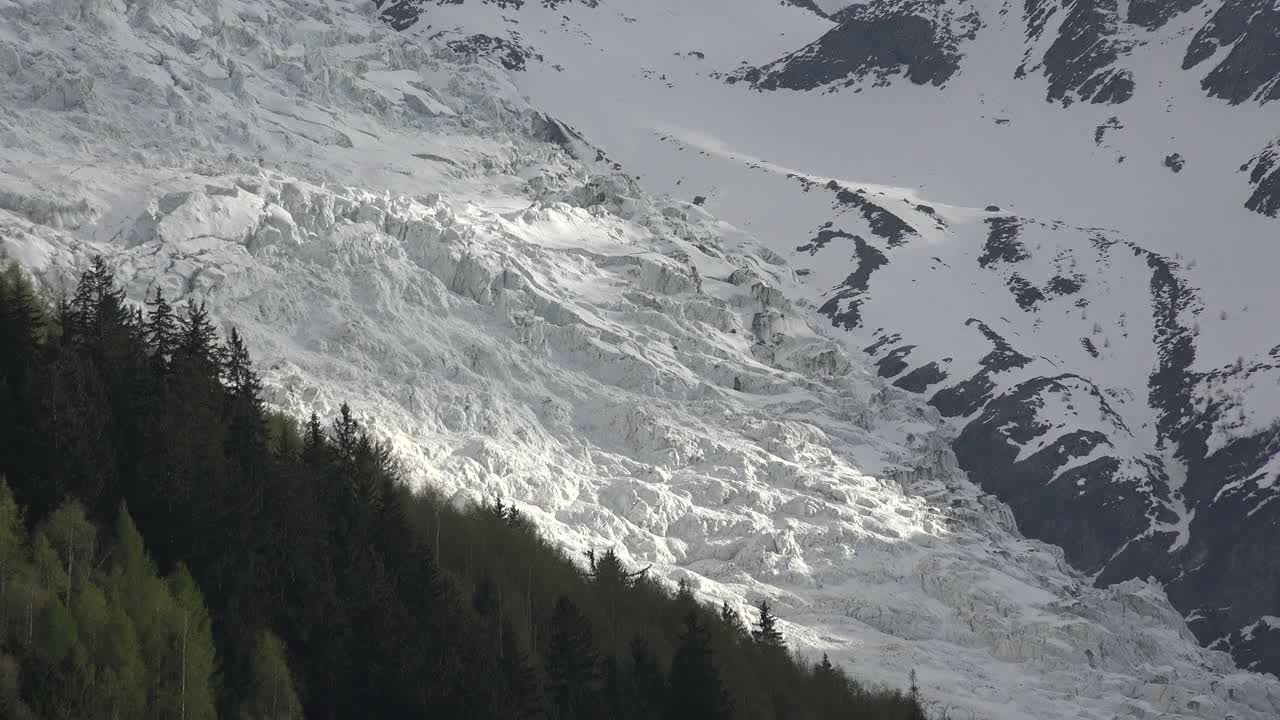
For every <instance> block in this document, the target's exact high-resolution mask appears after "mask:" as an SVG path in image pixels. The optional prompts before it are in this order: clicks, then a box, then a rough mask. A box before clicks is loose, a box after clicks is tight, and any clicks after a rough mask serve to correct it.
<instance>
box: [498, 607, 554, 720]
mask: <svg viewBox="0 0 1280 720" xmlns="http://www.w3.org/2000/svg"><path fill="white" fill-rule="evenodd" d="M501 646H502V649H501V653H500V654H499V657H498V671H499V674H500V677H501V678H502V687H503V688H504V689H505V691H506V692H505V693H504V694H505V703H504V706H505V707H503V708H501V711H500V712H498V713H497V716H498V717H500V718H510V719H511V720H536V719H537V718H541V717H543V709H542V693H541V692H540V690H541V688H540V687H539V686H538V677H537V674H536V673H535V672H534V669H533V667H532V666H531V665H530V663H529V654H528V653H526V652H525V651H524V648H522V647H521V646H520V643H519V638H517V637H516V631H515V628H514V627H513V626H512V625H511V622H510V621H508V620H503V621H502V643H501Z"/></svg>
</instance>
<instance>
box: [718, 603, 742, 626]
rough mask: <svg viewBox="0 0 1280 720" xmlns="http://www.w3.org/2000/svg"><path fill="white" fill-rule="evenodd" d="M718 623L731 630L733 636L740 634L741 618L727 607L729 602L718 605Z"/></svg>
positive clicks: (736, 612) (735, 611)
mask: <svg viewBox="0 0 1280 720" xmlns="http://www.w3.org/2000/svg"><path fill="white" fill-rule="evenodd" d="M720 622H722V623H724V624H725V626H726V627H728V628H729V629H730V630H732V631H733V632H734V633H735V634H736V633H740V632H742V616H741V615H739V614H738V611H737V610H734V609H733V608H731V607H729V601H728V600H725V601H724V602H723V603H721V605H720Z"/></svg>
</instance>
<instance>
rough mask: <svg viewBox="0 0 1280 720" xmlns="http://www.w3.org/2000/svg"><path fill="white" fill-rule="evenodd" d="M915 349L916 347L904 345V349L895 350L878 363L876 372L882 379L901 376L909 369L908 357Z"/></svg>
mask: <svg viewBox="0 0 1280 720" xmlns="http://www.w3.org/2000/svg"><path fill="white" fill-rule="evenodd" d="M915 349H916V346H915V345H903V346H902V347H898V348H894V349H893V350H892V351H890V352H889V354H888V355H885V356H884V357H882V358H880V360H879V361H877V362H876V372H877V373H879V375H880V377H882V378H891V377H894V376H895V375H898V374H900V373H901V372H902V371H903V370H906V369H907V361H906V357H907V356H908V355H910V354H911V351H912V350H915Z"/></svg>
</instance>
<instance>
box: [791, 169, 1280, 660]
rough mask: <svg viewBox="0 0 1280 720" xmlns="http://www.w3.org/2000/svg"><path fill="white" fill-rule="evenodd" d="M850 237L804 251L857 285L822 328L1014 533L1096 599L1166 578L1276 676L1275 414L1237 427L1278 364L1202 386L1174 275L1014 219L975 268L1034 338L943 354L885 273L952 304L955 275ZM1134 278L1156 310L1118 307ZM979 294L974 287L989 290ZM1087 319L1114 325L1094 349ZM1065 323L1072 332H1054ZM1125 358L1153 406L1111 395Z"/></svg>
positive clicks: (824, 233) (903, 248) (1190, 325)
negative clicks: (839, 338) (842, 339)
mask: <svg viewBox="0 0 1280 720" xmlns="http://www.w3.org/2000/svg"><path fill="white" fill-rule="evenodd" d="M1268 163H1274V159H1273V158H1272V156H1267V157H1265V158H1260V160H1259V161H1258V165H1259V166H1263V167H1264V170H1263V171H1261V172H1260V173H1259V176H1260V177H1263V176H1265V177H1266V178H1270V177H1271V176H1270V175H1268V174H1267V172H1269V169H1270V168H1272V167H1273V165H1271V164H1268ZM818 187H822V188H823V189H825V190H827V191H829V192H831V194H832V196H833V200H834V202H833V206H834V207H840V206H841V204H842V203H841V200H840V199H839V198H840V196H841V193H842V192H844V193H847V192H848V191H847V190H843V189H842V188H831V187H827V186H818ZM846 197H847V196H846ZM876 207H877V208H878V212H882V213H885V214H890V215H892V214H893V213H892V212H890V211H889V210H887V209H886V207H893V203H885V205H884V206H881V205H876ZM934 214H937V211H936V210H935V211H934ZM841 217H842V218H843V219H842V220H841V221H839V222H836V221H832V222H829V223H826V224H824V225H823V226H822V227H821V228H820V229H819V231H818V232H817V233H816V235H815V237H814V238H813V239H811V240H810V241H809V242H808V243H807V244H805V245H802V246H800V247H799V248H797V250H799V251H801V252H804V253H806V254H808V255H810V256H812V257H814V258H815V259H817V260H818V261H819V262H822V259H823V258H829V259H830V260H831V261H832V262H835V261H836V259H837V258H840V257H841V256H844V255H852V256H853V258H854V259H853V260H852V261H851V262H852V266H853V267H854V268H855V270H854V271H853V273H852V274H850V275H849V276H848V278H847V279H846V280H845V281H844V282H843V283H841V284H839V285H838V286H837V287H835V288H834V289H832V290H831V291H829V293H828V295H827V298H828V300H827V302H826V304H825V305H823V306H822V309H821V310H822V312H823V313H824V314H826V315H827V316H828V317H829V318H830V319H831V321H832V323H833V324H835V325H836V326H838V327H841V328H844V329H849V330H858V329H860V328H864V327H866V326H868V325H869V326H870V327H880V328H882V329H881V330H877V331H876V335H877V337H878V338H879V340H878V341H877V342H876V343H874V344H872V345H870V346H868V347H867V348H866V352H867V353H868V354H869V355H870V356H871V357H872V358H873V359H874V360H875V362H876V364H877V368H878V372H879V374H880V375H881V376H882V377H885V378H888V379H890V380H891V381H893V382H894V385H895V386H897V387H900V388H903V389H905V390H909V391H912V392H919V393H922V394H923V395H924V396H925V397H926V398H928V401H929V404H930V405H932V406H933V407H935V408H937V409H938V410H939V412H940V413H941V414H943V415H944V416H947V417H951V418H954V419H955V420H956V421H957V422H958V424H959V427H960V428H961V430H960V432H959V434H958V436H957V437H956V439H955V441H954V443H953V448H954V450H955V453H956V457H957V459H958V461H959V463H960V466H961V467H962V468H964V469H965V470H967V471H968V472H969V473H970V476H971V477H973V478H974V479H975V480H976V481H977V482H979V483H980V484H981V485H982V487H983V488H984V489H986V490H987V491H989V492H992V493H993V494H995V495H997V496H999V497H1000V498H1001V499H1003V500H1004V501H1005V502H1007V503H1009V505H1010V507H1011V508H1012V510H1013V513H1014V516H1015V517H1016V519H1017V522H1018V527H1019V528H1021V529H1022V530H1023V531H1024V532H1027V533H1028V534H1030V535H1032V536H1033V537H1037V538H1041V539H1044V540H1046V541H1049V542H1052V543H1054V544H1055V545H1058V546H1060V547H1062V548H1063V550H1064V551H1065V553H1066V557H1067V559H1068V560H1069V561H1071V562H1072V563H1073V564H1074V565H1075V566H1077V567H1079V568H1080V569H1081V570H1083V571H1084V572H1086V573H1088V574H1090V575H1091V576H1093V577H1094V578H1095V581H1096V582H1097V584H1098V585H1099V586H1107V585H1111V584H1113V583H1116V582H1122V581H1124V580H1127V579H1130V578H1145V577H1148V576H1151V577H1154V578H1156V579H1157V580H1159V581H1161V582H1163V583H1165V585H1166V587H1168V588H1169V593H1170V599H1171V600H1172V601H1173V602H1174V604H1175V606H1176V607H1178V608H1179V609H1180V610H1181V611H1182V612H1183V613H1185V614H1186V615H1187V616H1188V617H1189V618H1190V619H1191V620H1190V624H1191V628H1192V629H1193V631H1194V632H1195V634H1196V636H1197V637H1198V638H1200V639H1201V641H1202V642H1204V643H1206V644H1208V645H1211V646H1213V647H1217V648H1220V649H1223V650H1227V651H1230V652H1232V653H1234V654H1235V656H1236V658H1237V660H1238V661H1239V662H1240V663H1241V664H1242V665H1243V666H1245V667H1249V668H1253V669H1259V670H1267V671H1274V670H1277V669H1280V653H1278V652H1277V650H1276V648H1277V645H1276V640H1277V639H1280V636H1277V637H1272V636H1273V635H1275V634H1276V633H1277V625H1276V624H1275V623H1272V622H1271V621H1270V620H1269V618H1271V617H1273V616H1276V615H1277V613H1278V612H1280V562H1278V561H1277V560H1275V558H1277V557H1280V539H1277V536H1276V534H1275V532H1274V528H1276V527H1277V526H1280V502H1276V501H1277V500H1280V425H1276V424H1274V423H1273V422H1270V421H1268V420H1266V419H1265V418H1266V416H1265V414H1264V415H1263V416H1262V418H1263V419H1260V420H1257V421H1250V422H1242V420H1243V419H1244V418H1245V417H1246V411H1245V407H1246V405H1245V403H1246V402H1247V399H1248V395H1246V393H1245V391H1244V388H1252V387H1255V386H1257V385H1258V384H1263V385H1267V384H1269V383H1273V382H1280V347H1277V348H1276V349H1273V350H1272V351H1271V353H1270V354H1269V355H1268V356H1266V357H1261V358H1253V359H1242V360H1241V361H1240V362H1239V363H1238V364H1236V365H1233V366H1230V367H1226V368H1221V369H1218V370H1214V371H1212V372H1208V373H1206V372H1204V371H1202V370H1199V371H1198V370H1196V369H1194V368H1195V367H1196V366H1197V364H1196V357H1197V353H1198V350H1199V348H1198V344H1199V342H1200V341H1199V339H1198V330H1197V329H1196V326H1197V325H1198V323H1197V321H1196V318H1197V316H1199V315H1200V314H1201V313H1202V312H1203V304H1202V301H1201V300H1200V298H1199V293H1198V291H1197V290H1196V289H1195V288H1194V287H1192V286H1190V285H1189V284H1188V282H1187V280H1186V279H1185V277H1184V272H1183V268H1182V267H1181V266H1180V265H1179V263H1178V262H1177V261H1176V260H1173V259H1171V258H1166V257H1163V256H1161V255H1159V254H1157V253H1153V252H1151V251H1149V250H1146V249H1144V248H1142V247H1141V246H1138V245H1137V244H1135V243H1132V242H1129V241H1123V240H1118V239H1115V238H1111V237H1108V236H1106V235H1105V234H1102V233H1099V232H1098V231H1089V230H1084V229H1076V228H1069V227H1066V226H1063V225H1062V224H1059V223H1050V224H1046V223H1040V222H1036V221H1033V220H1029V219H1027V218H1019V217H1016V216H1009V215H1001V216H997V217H989V218H987V219H986V221H985V223H984V224H985V229H986V232H985V233H983V234H981V235H977V236H976V237H974V238H973V241H974V242H975V245H976V248H975V250H974V251H972V257H973V258H974V259H973V260H972V261H971V262H973V263H974V265H975V266H976V269H977V270H978V274H979V275H990V276H993V277H992V279H993V280H995V283H997V284H989V285H987V286H986V287H988V288H990V287H998V286H999V284H1003V285H1004V289H1005V291H1006V292H1008V293H1009V294H1010V296H1011V299H1012V301H1013V305H1014V306H1015V307H1016V308H1017V309H1018V310H1020V311H1022V312H1023V313H1026V314H1027V315H1029V316H1031V317H1032V318H1035V319H1034V320H1033V322H1030V323H1025V322H1024V323H1012V324H1011V323H1010V318H1009V317H1008V316H983V317H968V318H967V319H966V320H964V321H963V322H964V325H965V326H967V327H969V328H971V329H972V330H973V331H974V332H975V333H976V337H978V338H981V340H982V341H981V342H980V343H978V344H975V345H972V347H971V348H969V349H963V348H964V345H962V344H955V345H946V344H943V345H939V344H938V343H937V342H936V341H931V340H932V339H931V337H930V336H931V334H933V333H936V332H938V330H937V329H938V327H939V324H938V320H937V319H936V318H934V317H930V316H929V315H928V314H927V313H928V311H926V315H925V316H923V317H921V318H919V322H918V324H917V321H915V320H911V319H909V316H911V315H912V311H907V310H905V309H903V308H894V307H891V306H887V305H886V304H885V303H886V302H888V301H885V300H880V299H879V295H878V294H877V288H881V292H883V288H885V287H886V283H892V282H901V280H900V279H899V280H891V279H888V278H885V279H883V280H881V277H882V276H883V275H884V274H885V273H896V274H893V275H892V277H894V278H902V277H917V278H930V280H928V281H929V282H933V283H939V284H944V285H947V283H948V282H949V281H948V280H946V279H944V278H943V277H940V276H938V275H937V274H936V273H937V272H938V271H941V272H943V273H946V274H954V273H955V267H954V266H953V265H951V264H950V262H948V261H947V260H943V259H940V258H936V257H935V258H932V259H930V260H929V263H930V265H931V266H932V267H931V268H928V269H927V268H920V267H917V268H916V269H914V270H911V269H904V267H903V264H904V263H908V264H909V263H917V264H918V263H920V261H921V258H920V256H919V255H918V254H917V253H913V252H911V251H910V249H909V248H910V247H911V246H910V244H907V243H903V242H902V241H901V239H900V236H899V235H898V234H896V233H895V232H892V231H890V230H886V228H895V227H898V226H899V224H901V225H906V223H907V222H908V220H906V219H904V218H902V217H898V220H897V222H896V223H893V222H886V221H885V220H884V219H883V217H880V216H878V215H872V216H869V217H864V216H854V217H856V219H857V221H856V222H855V221H854V218H853V217H851V216H850V215H849V214H848V213H846V214H844V215H842V216H841ZM895 217H897V216H896V215H895ZM912 222H914V220H912ZM908 227H909V226H908ZM877 228H878V229H877ZM1079 238H1085V240H1084V241H1083V242H1081V240H1080V239H1079ZM951 242H959V240H958V239H953V240H951ZM850 246H852V247H850ZM930 270H932V271H933V272H930ZM1135 275H1136V276H1139V277H1142V278H1144V279H1143V281H1142V282H1143V283H1144V284H1145V289H1146V292H1145V293H1143V294H1139V295H1136V296H1129V299H1126V300H1121V299H1120V298H1119V297H1118V296H1117V295H1116V292H1115V289H1114V288H1116V287H1118V286H1119V285H1123V284H1125V283H1126V282H1129V281H1121V280H1120V279H1121V278H1131V277H1134V276H1135ZM977 277H978V276H974V278H975V279H972V280H968V281H966V282H967V283H968V284H970V285H973V286H978V285H979V284H980V283H981V282H982V281H981V280H978V279H976V278H977ZM952 282H954V281H952ZM878 283H879V284H878ZM947 286H948V287H953V288H955V287H958V286H957V285H947ZM951 300H952V302H955V303H957V304H960V305H962V306H963V305H965V304H966V303H964V302H963V301H961V300H960V299H959V297H953V298H952V299H951ZM1117 303H1120V304H1117ZM974 304H975V305H978V304H980V302H979V301H978V300H977V298H976V297H975V302H974ZM1088 312H1100V313H1104V314H1105V315H1106V316H1108V317H1111V318H1118V319H1117V320H1115V321H1112V322H1115V323H1116V324H1112V322H1108V324H1107V325H1106V326H1104V325H1103V324H1102V323H1097V322H1095V323H1093V326H1092V328H1091V329H1090V328H1089V321H1088V320H1087V319H1086V313H1088ZM1060 314H1061V315H1060ZM1062 315H1068V316H1076V317H1075V318H1074V322H1073V321H1068V320H1053V318H1054V317H1055V316H1058V317H1061V316H1062ZM955 317H956V318H957V320H959V319H960V318H961V317H962V316H959V315H956V316H955ZM868 318H871V319H868ZM1042 321H1045V322H1048V323H1057V324H1058V325H1057V326H1058V327H1059V330H1058V331H1057V332H1063V330H1062V328H1065V327H1067V326H1070V325H1072V324H1077V325H1080V326H1083V327H1081V328H1080V330H1079V331H1078V332H1080V333H1081V335H1082V337H1080V339H1079V343H1080V347H1081V348H1083V350H1084V352H1085V353H1087V357H1084V358H1081V357H1079V356H1073V355H1072V354H1071V353H1067V352H1065V351H1059V352H1060V353H1061V354H1055V355H1054V356H1053V357H1048V356H1045V355H1044V354H1042V353H1041V352H1039V351H1035V350H1033V348H1035V347H1037V346H1038V345H1037V342H1038V341H1036V340H1035V339H1034V338H1035V336H1037V335H1038V334H1040V332H1041V331H1040V327H1041V322H1042ZM1002 326H1003V327H1009V328H1011V332H1004V331H1000V330H997V327H1002ZM926 328H927V329H928V330H927V331H923V332H922V330H924V329H926ZM1139 332H1141V333H1143V334H1142V335H1134V334H1133V333H1139ZM940 348H941V350H940ZM940 352H946V353H947V354H948V355H952V354H957V355H960V356H961V357H958V358H953V357H950V356H948V357H942V356H940ZM1117 353H1119V354H1117ZM1129 353H1132V354H1135V355H1140V356H1142V357H1145V358H1149V361H1150V363H1151V365H1150V369H1149V370H1145V371H1143V370H1139V368H1134V369H1135V370H1139V371H1140V372H1145V373H1146V378H1145V382H1144V383H1143V387H1142V389H1143V390H1144V392H1145V397H1142V396H1138V397H1134V396H1133V395H1132V394H1130V393H1129V392H1128V391H1127V390H1126V389H1124V388H1122V387H1120V386H1117V385H1116V384H1115V380H1114V379H1113V378H1112V376H1114V375H1123V374H1125V373H1127V372H1130V371H1129V370H1122V369H1121V364H1123V362H1124V359H1125V358H1126V357H1128V354H1129ZM966 355H967V358H966V357H964V356H966ZM1072 357H1075V359H1070V358H1072ZM944 367H945V368H946V370H945V371H944V370H943V368H944ZM966 367H967V368H970V369H967V370H966V369H964V368H966ZM1072 367H1081V368H1084V367H1091V368H1093V369H1092V370H1091V371H1082V372H1070V371H1069V370H1070V368H1072ZM1064 370H1065V371H1066V372H1064ZM1262 406H1263V407H1269V406H1267V405H1266V404H1265V402H1264V403H1263V405H1262ZM1250 412H1262V413H1265V412H1266V411H1265V410H1262V411H1257V410H1251V411H1250ZM1231 518H1235V520H1234V521H1233V520H1231Z"/></svg>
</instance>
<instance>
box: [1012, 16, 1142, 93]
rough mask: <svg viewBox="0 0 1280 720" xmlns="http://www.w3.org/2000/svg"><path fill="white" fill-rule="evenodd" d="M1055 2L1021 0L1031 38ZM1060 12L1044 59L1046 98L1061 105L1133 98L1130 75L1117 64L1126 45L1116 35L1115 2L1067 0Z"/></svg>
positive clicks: (1127, 43) (1125, 50)
mask: <svg viewBox="0 0 1280 720" xmlns="http://www.w3.org/2000/svg"><path fill="white" fill-rule="evenodd" d="M1054 4H1056V0H1026V6H1025V8H1026V12H1025V17H1026V20H1027V24H1028V27H1029V30H1030V31H1031V33H1032V36H1033V37H1038V36H1039V35H1040V34H1041V33H1042V32H1043V30H1044V24H1045V22H1046V21H1047V19H1048V17H1049V16H1050V15H1052V14H1053V13H1054ZM1065 11H1066V13H1067V15H1066V17H1065V18H1063V20H1062V25H1061V27H1060V28H1059V29H1058V34H1057V37H1056V38H1055V39H1054V41H1053V44H1051V45H1050V46H1049V49H1048V50H1047V51H1046V52H1045V54H1044V58H1043V68H1044V75H1045V77H1046V78H1047V79H1048V80H1049V87H1048V93H1047V95H1046V99H1047V100H1049V101H1050V102H1061V103H1062V104H1063V105H1070V104H1071V103H1072V102H1075V101H1076V100H1087V101H1089V102H1092V103H1111V104H1119V103H1123V102H1125V101H1126V100H1128V99H1129V98H1131V97H1133V90H1134V84H1133V74H1132V73H1131V72H1129V71H1128V70H1124V69H1121V68H1118V67H1116V64H1117V61H1118V60H1119V59H1120V56H1121V55H1122V54H1123V53H1126V52H1128V51H1129V50H1130V49H1131V44H1130V43H1129V42H1128V41H1126V40H1122V39H1120V37H1119V35H1118V33H1117V29H1118V27H1117V23H1118V18H1117V16H1116V0H1070V1H1069V2H1067V3H1066V10H1065ZM1023 72H1024V73H1025V70H1024V71H1023Z"/></svg>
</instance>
